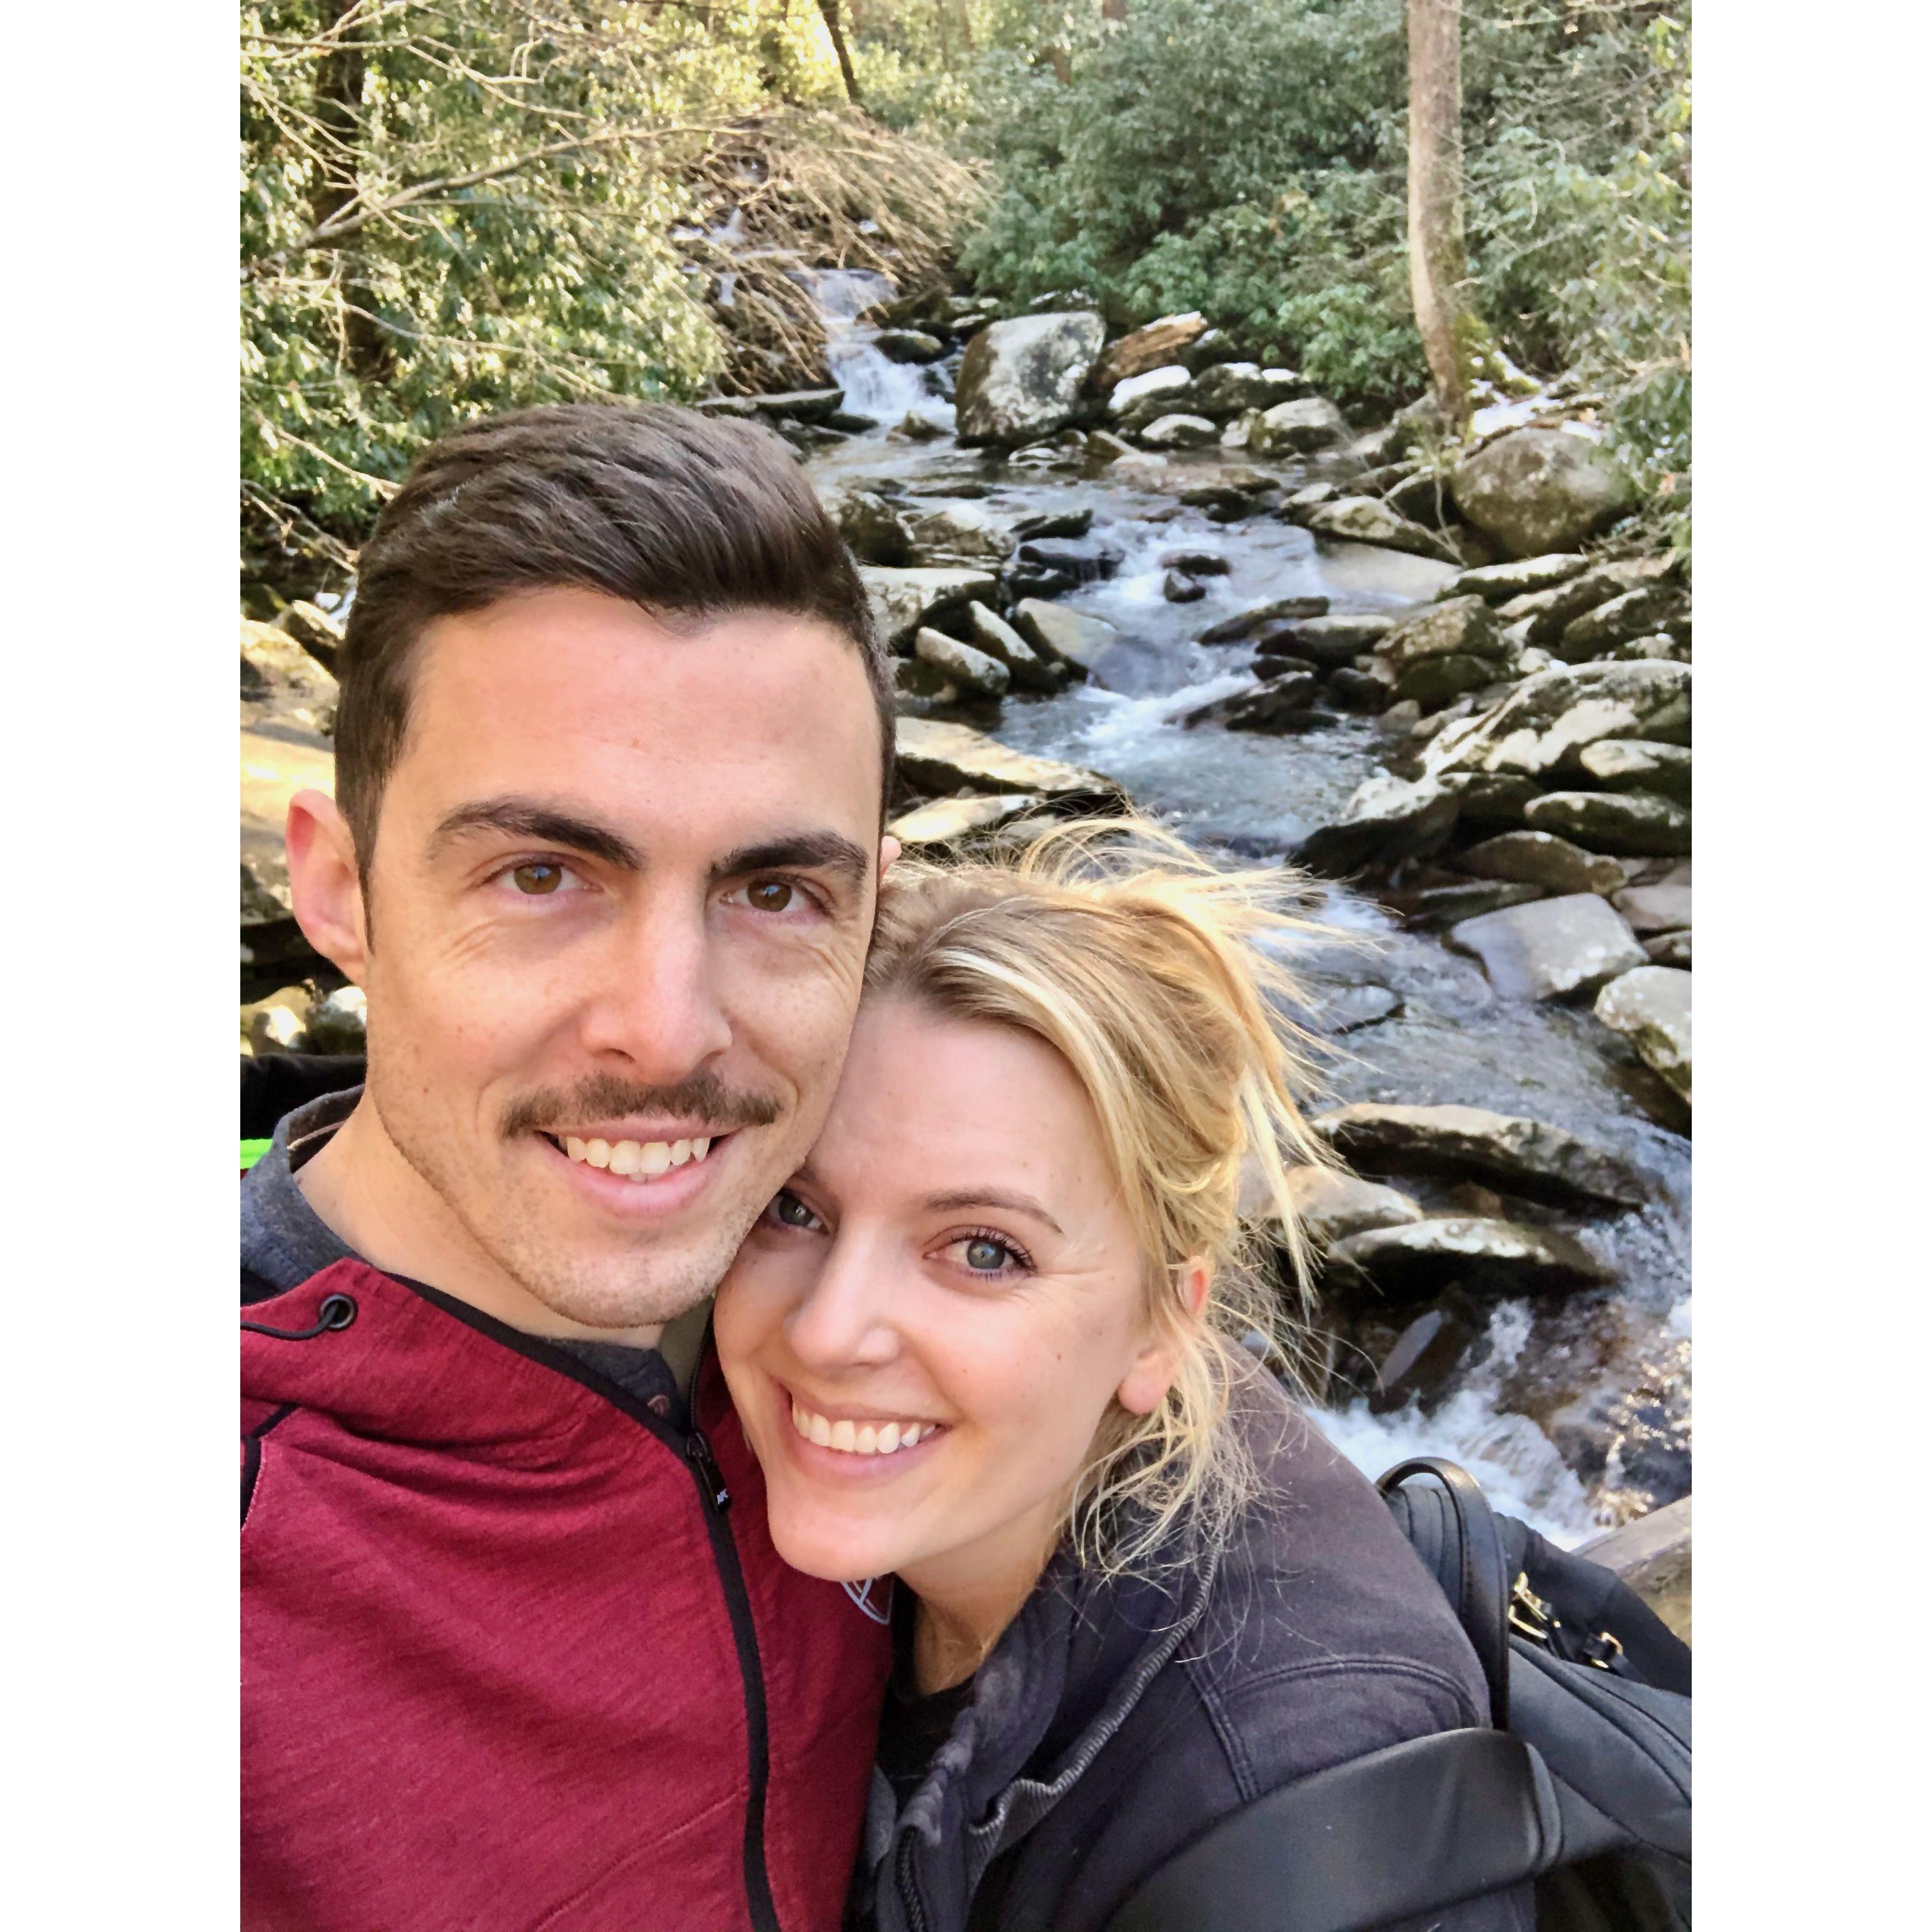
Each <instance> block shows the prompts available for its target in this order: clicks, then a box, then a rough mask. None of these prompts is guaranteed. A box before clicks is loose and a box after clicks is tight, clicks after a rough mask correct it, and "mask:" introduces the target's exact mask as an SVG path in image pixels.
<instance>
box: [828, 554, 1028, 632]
mask: <svg viewBox="0 0 1932 1932" xmlns="http://www.w3.org/2000/svg"><path fill="white" fill-rule="evenodd" d="M859 577H860V579H861V580H862V582H863V583H864V584H865V595H866V597H867V598H868V601H870V603H871V607H872V621H873V622H874V624H876V625H877V626H878V631H879V635H880V637H881V638H882V639H883V640H884V641H885V643H886V645H887V646H889V647H890V648H891V649H895V650H896V649H899V648H900V647H901V646H906V645H910V643H911V642H912V639H913V633H914V632H915V631H917V630H918V629H919V626H920V625H922V624H923V623H924V622H926V620H927V619H928V618H929V617H932V616H935V615H936V614H937V613H938V612H940V611H942V610H956V609H957V608H958V607H959V606H960V605H961V604H970V603H971V602H972V601H974V599H975V598H978V599H979V600H980V601H982V602H984V601H986V599H987V598H990V597H992V596H993V595H995V594H996V593H997V592H998V588H999V579H998V577H995V575H994V574H993V573H992V571H987V570H977V569H970V568H935V569H920V570H888V569H883V568H879V567H877V566H875V565H860V566H859Z"/></svg>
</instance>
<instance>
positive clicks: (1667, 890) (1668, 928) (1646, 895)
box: [1610, 885, 1691, 938]
mask: <svg viewBox="0 0 1932 1932" xmlns="http://www.w3.org/2000/svg"><path fill="white" fill-rule="evenodd" d="M1610 903H1611V904H1613V906H1615V907H1616V909H1617V910H1618V911H1619V912H1620V913H1622V915H1623V916H1624V919H1625V922H1626V923H1627V924H1628V926H1629V927H1630V929H1631V932H1634V933H1636V934H1637V935H1638V936H1639V937H1640V938H1642V937H1643V936H1644V935H1646V934H1649V933H1656V932H1682V931H1683V930H1684V929H1685V927H1687V926H1689V924H1690V923H1691V888H1690V887H1689V886H1662V885H1658V886H1629V887H1628V888H1627V889H1625V890H1624V891H1622V892H1619V893H1617V894H1616V895H1615V896H1614V897H1613V898H1612V899H1611V901H1610Z"/></svg>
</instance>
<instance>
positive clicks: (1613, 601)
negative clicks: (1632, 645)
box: [1550, 583, 1691, 664]
mask: <svg viewBox="0 0 1932 1932" xmlns="http://www.w3.org/2000/svg"><path fill="white" fill-rule="evenodd" d="M1690 608H1691V607H1690V600H1689V599H1688V598H1686V597H1685V595H1684V593H1683V592H1682V590H1680V589H1678V588H1677V586H1676V585H1675V584H1670V583H1644V584H1640V585H1639V586H1637V589H1634V590H1626V591H1625V592H1622V594H1621V595H1618V596H1616V597H1612V598H1608V599H1607V601H1604V602H1603V603H1601V604H1598V605H1597V606H1596V607H1595V609H1594V610H1586V611H1585V612H1584V613H1583V615H1582V616H1580V617H1577V618H1573V619H1571V622H1569V623H1568V625H1565V628H1564V631H1563V634H1562V636H1561V637H1559V638H1558V639H1557V640H1556V642H1555V643H1553V644H1552V645H1551V646H1550V649H1551V651H1552V652H1553V654H1554V655H1556V656H1557V657H1559V658H1562V660H1563V661H1564V662H1565V664H1583V663H1586V662H1587V661H1589V659H1590V658H1600V657H1602V656H1604V655H1605V654H1606V653H1607V652H1609V651H1610V650H1611V649H1613V647H1614V646H1616V645H1619V644H1622V643H1629V642H1630V641H1631V640H1632V639H1634V638H1637V637H1649V636H1652V635H1653V634H1655V633H1656V632H1658V631H1667V632H1670V633H1673V634H1675V633H1676V632H1677V631H1679V630H1680V629H1683V628H1686V627H1687V626H1688V620H1689V616H1690Z"/></svg>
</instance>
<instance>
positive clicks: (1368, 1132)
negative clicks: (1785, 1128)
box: [1312, 1103, 1646, 1208]
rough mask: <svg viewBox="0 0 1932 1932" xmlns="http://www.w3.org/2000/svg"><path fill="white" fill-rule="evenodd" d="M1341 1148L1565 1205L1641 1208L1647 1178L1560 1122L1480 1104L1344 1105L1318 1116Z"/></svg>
mask: <svg viewBox="0 0 1932 1932" xmlns="http://www.w3.org/2000/svg"><path fill="white" fill-rule="evenodd" d="M1312 1124H1313V1127H1314V1129H1315V1131H1316V1133H1319V1135H1321V1136H1322V1138H1323V1139H1325V1140H1326V1141H1327V1142H1328V1144H1329V1145H1331V1147H1333V1148H1334V1149H1335V1151H1336V1152H1337V1153H1338V1154H1341V1155H1342V1156H1343V1157H1344V1158H1345V1159H1346V1160H1349V1161H1351V1162H1352V1163H1355V1166H1358V1167H1366V1168H1367V1169H1370V1171H1371V1172H1375V1173H1378V1174H1425V1175H1445V1176H1447V1177H1448V1178H1452V1179H1467V1180H1474V1181H1485V1182H1487V1183H1489V1184H1490V1185H1492V1186H1493V1187H1500V1188H1502V1190H1504V1191H1505V1193H1510V1194H1515V1195H1520V1196H1524V1197H1526V1198H1527V1199H1530V1200H1538V1201H1550V1202H1556V1203H1558V1204H1559V1205H1577V1204H1581V1205H1585V1206H1598V1205H1609V1206H1611V1207H1617V1208H1635V1207H1640V1206H1641V1205H1643V1202H1644V1199H1645V1198H1646V1197H1645V1193H1644V1190H1643V1185H1642V1184H1641V1183H1640V1181H1639V1180H1638V1178H1637V1176H1636V1175H1635V1174H1634V1173H1633V1172H1631V1169H1629V1168H1628V1166H1625V1163H1623V1162H1622V1161H1621V1160H1619V1159H1618V1158H1617V1157H1616V1155H1615V1154H1612V1153H1610V1151H1608V1150H1607V1149H1606V1148H1600V1147H1598V1146H1595V1145H1593V1144H1592V1142H1589V1141H1586V1140H1583V1139H1579V1138H1578V1137H1577V1136H1576V1135H1574V1134H1571V1133H1565V1131H1564V1130H1562V1128H1561V1127H1550V1126H1549V1125H1548V1124H1546V1123H1544V1122H1543V1121H1532V1120H1526V1119H1524V1118H1520V1117H1519V1116H1517V1115H1508V1114H1496V1113H1491V1112H1490V1111H1489V1110H1488V1109H1486V1108H1481V1107H1453V1106H1451V1107H1404V1106H1376V1105H1372V1104H1370V1103H1361V1104H1358V1105H1357V1106H1352V1107H1342V1108H1338V1109H1336V1110H1335V1111H1334V1112H1332V1113H1328V1114H1324V1115H1321V1116H1319V1118H1317V1119H1316V1121H1313V1123H1312Z"/></svg>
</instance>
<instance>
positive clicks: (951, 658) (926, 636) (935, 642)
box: [912, 630, 1013, 697]
mask: <svg viewBox="0 0 1932 1932" xmlns="http://www.w3.org/2000/svg"><path fill="white" fill-rule="evenodd" d="M912 647H913V656H914V657H916V658H918V659H919V662H920V663H922V664H930V665H932V667H933V669H934V670H936V671H938V672H939V673H941V676H944V677H947V678H950V679H951V680H952V681H953V682H954V683H955V684H956V685H959V688H960V689H961V690H962V691H971V693H972V694H974V696H975V697H1005V695H1006V694H1007V686H1008V685H1010V684H1011V683H1012V682H1013V673H1012V672H1011V671H1010V670H1008V669H1007V667H1006V666H1005V664H1003V663H1001V661H1000V660H999V659H998V658H996V657H992V656H989V655H988V654H987V653H986V652H984V651H981V650H975V649H974V647H973V646H971V644H962V643H961V642H960V641H959V639H958V638H957V637H947V635H946V634H945V633H944V631H929V630H920V631H916V633H914V634H913V646H912Z"/></svg>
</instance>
